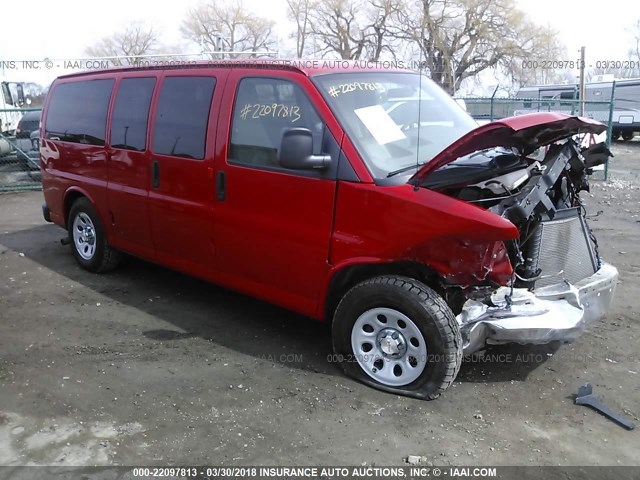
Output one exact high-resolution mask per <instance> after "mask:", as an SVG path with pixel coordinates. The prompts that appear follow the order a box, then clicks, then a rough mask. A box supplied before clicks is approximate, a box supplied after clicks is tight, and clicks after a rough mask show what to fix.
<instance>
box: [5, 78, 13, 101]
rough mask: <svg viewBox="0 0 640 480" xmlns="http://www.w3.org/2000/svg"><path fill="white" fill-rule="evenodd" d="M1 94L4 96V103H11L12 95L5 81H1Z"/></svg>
mask: <svg viewBox="0 0 640 480" xmlns="http://www.w3.org/2000/svg"><path fill="white" fill-rule="evenodd" d="M2 96H3V97H4V103H6V104H7V105H13V97H12V95H11V90H10V89H9V84H8V83H7V82H2Z"/></svg>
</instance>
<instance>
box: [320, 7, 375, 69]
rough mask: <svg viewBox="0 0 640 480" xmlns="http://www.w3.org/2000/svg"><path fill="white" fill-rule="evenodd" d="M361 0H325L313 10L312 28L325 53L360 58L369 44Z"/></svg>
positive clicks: (346, 57) (350, 58) (354, 58)
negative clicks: (363, 22)
mask: <svg viewBox="0 0 640 480" xmlns="http://www.w3.org/2000/svg"><path fill="white" fill-rule="evenodd" d="M363 5H364V4H363V2H361V1H360V0H324V1H322V2H320V3H318V5H317V6H316V8H314V9H313V10H312V13H311V25H312V26H311V30H312V32H313V36H314V38H315V39H316V40H318V42H319V43H320V45H321V48H322V50H323V53H324V54H327V53H336V54H338V55H339V56H340V58H342V59H345V60H358V59H359V58H360V57H361V56H362V54H363V52H364V47H365V44H366V42H365V34H364V32H363V24H362V16H361V15H359V12H362V9H363Z"/></svg>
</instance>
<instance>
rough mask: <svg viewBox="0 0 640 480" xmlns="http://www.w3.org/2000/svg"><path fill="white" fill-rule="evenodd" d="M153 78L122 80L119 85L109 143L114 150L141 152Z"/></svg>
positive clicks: (144, 147) (145, 146)
mask: <svg viewBox="0 0 640 480" xmlns="http://www.w3.org/2000/svg"><path fill="white" fill-rule="evenodd" d="M155 84H156V79H155V78H125V79H123V80H122V81H121V82H120V85H119V87H118V93H117V94H116V103H115V106H114V108H113V114H112V116H111V136H110V139H109V143H110V144H111V146H112V147H114V148H122V149H125V150H136V151H138V152H143V151H144V150H145V149H146V148H147V123H148V121H149V106H150V105H151V97H152V96H153V87H154V86H155Z"/></svg>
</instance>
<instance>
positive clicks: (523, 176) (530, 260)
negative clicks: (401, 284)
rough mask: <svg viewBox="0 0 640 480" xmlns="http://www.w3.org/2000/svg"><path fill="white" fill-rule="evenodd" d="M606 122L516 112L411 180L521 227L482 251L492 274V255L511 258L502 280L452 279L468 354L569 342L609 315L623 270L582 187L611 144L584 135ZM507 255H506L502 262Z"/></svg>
mask: <svg viewBox="0 0 640 480" xmlns="http://www.w3.org/2000/svg"><path fill="white" fill-rule="evenodd" d="M605 129H606V127H605V126H604V125H602V124H600V123H598V122H594V121H591V120H589V119H584V118H579V117H569V116H567V115H562V114H555V113H541V114H530V115H523V116H520V117H512V118H508V119H505V120H502V121H499V122H493V123H490V124H487V125H483V126H481V127H479V128H477V129H475V130H473V131H471V132H469V133H468V134H467V135H465V136H463V137H462V138H460V139H459V140H458V141H456V142H455V143H454V144H453V145H451V146H450V147H449V148H447V149H446V150H444V151H443V152H442V153H441V154H439V155H437V156H436V157H435V158H433V160H432V161H430V162H429V163H427V164H425V165H424V166H423V167H422V168H421V169H420V170H419V171H418V172H417V173H416V174H415V175H414V176H413V177H412V178H411V179H410V180H409V183H411V184H413V185H414V186H415V187H416V188H428V189H430V190H433V191H436V192H439V193H442V194H445V195H447V196H450V197H452V198H455V199H459V200H463V201H465V202H467V203H471V204H473V205H476V206H478V207H481V208H482V209H485V210H487V211H490V212H493V213H495V214H496V215H499V216H500V217H502V218H504V219H506V220H508V221H509V222H511V223H512V224H513V225H515V226H516V227H517V229H518V232H519V236H518V238H516V239H512V240H506V241H504V242H500V243H499V245H500V246H501V248H500V249H498V250H496V249H495V248H493V249H492V250H491V251H490V252H485V253H486V254H487V255H488V256H489V259H487V256H486V255H485V256H484V257H483V258H484V264H483V265H484V267H485V272H484V275H485V276H486V278H491V277H493V278H494V279H495V278H497V277H499V275H496V272H493V271H492V269H493V264H494V263H495V264H497V265H504V264H505V263H506V264H507V265H509V264H510V266H511V268H510V269H507V270H509V271H505V272H498V273H500V274H501V275H502V277H503V282H499V283H501V285H499V284H497V283H496V282H495V281H493V282H486V281H481V280H483V279H477V280H478V281H476V282H473V281H466V282H465V281H457V282H456V281H451V282H449V285H448V286H445V289H446V290H447V294H446V297H447V298H448V303H449V304H450V305H451V306H452V308H453V310H454V313H456V315H457V316H456V318H457V321H458V324H459V327H460V331H461V334H462V340H463V350H464V352H465V353H471V352H474V351H477V350H479V349H481V348H483V347H484V346H485V345H487V344H503V343H520V344H543V343H548V342H551V341H571V340H574V339H575V338H576V337H577V336H578V335H579V334H580V333H581V332H583V331H584V329H585V328H586V326H587V325H589V324H590V323H592V322H594V321H596V320H598V319H601V318H603V317H604V316H605V314H606V312H607V310H608V309H609V306H610V304H611V301H612V299H613V295H614V290H615V287H616V283H617V278H618V272H617V270H616V268H615V267H613V266H611V265H609V264H607V263H606V262H604V261H603V260H602V258H601V257H600V254H599V249H598V242H597V239H596V237H595V235H594V234H593V232H592V230H591V229H590V227H589V224H588V220H587V215H586V210H585V207H584V205H583V202H582V200H581V199H580V195H579V194H580V192H581V191H588V190H589V183H588V176H589V175H590V174H591V173H592V169H593V168H594V167H596V166H598V165H600V164H602V163H603V162H605V161H606V160H607V159H608V157H609V156H610V155H611V153H610V151H609V150H608V148H607V147H606V145H605V144H604V143H596V144H593V145H591V146H590V147H582V146H581V144H580V143H579V138H577V137H576V135H578V134H580V135H596V134H600V133H602V132H603V131H604V130H605ZM502 245H503V247H502ZM500 255H502V256H505V260H506V257H508V262H496V260H497V259H498V257H499V256H500ZM454 259H455V255H454ZM464 271H465V268H464V267H462V268H461V269H460V271H459V272H458V276H460V274H462V273H464ZM452 280H455V279H452ZM456 304H457V308H456Z"/></svg>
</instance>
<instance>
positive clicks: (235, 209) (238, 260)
mask: <svg viewBox="0 0 640 480" xmlns="http://www.w3.org/2000/svg"><path fill="white" fill-rule="evenodd" d="M261 76H264V77H269V76H270V75H269V74H262V73H261ZM249 77H257V75H256V72H255V71H253V72H251V71H245V72H243V71H241V70H237V71H234V72H232V74H231V75H230V77H229V80H228V82H227V88H226V90H225V103H224V106H223V113H222V118H228V119H230V120H229V121H228V123H225V124H224V126H225V128H222V126H223V124H222V122H221V124H220V127H219V129H218V145H227V143H228V144H229V145H228V146H227V148H219V149H218V151H217V155H216V176H217V182H216V184H217V185H216V188H217V190H218V191H217V195H216V206H215V211H214V224H215V246H216V264H217V265H218V268H219V270H220V274H221V275H222V276H223V277H224V278H225V282H226V283H227V284H229V285H231V286H234V287H235V288H239V289H241V290H244V291H246V292H247V293H250V294H252V295H255V296H258V297H261V298H264V299H267V300H269V301H271V302H274V303H278V304H280V305H283V306H286V307H288V308H290V309H293V310H296V311H299V312H301V313H304V314H307V315H314V314H315V313H316V307H317V303H318V295H319V292H320V289H321V286H322V283H323V280H324V278H325V276H326V273H327V271H328V269H329V266H328V258H329V243H330V238H331V228H332V222H333V205H334V198H335V190H336V181H335V177H333V178H331V176H330V175H328V174H326V175H325V177H323V178H319V177H316V176H314V173H313V172H308V171H307V172H296V171H287V170H285V169H283V168H280V167H279V165H278V163H277V154H276V150H277V148H278V146H279V141H280V138H281V132H282V131H283V130H284V129H286V128H287V127H289V126H291V127H298V126H300V127H308V128H310V129H312V130H314V145H315V142H316V140H317V141H318V142H319V143H320V144H321V143H322V134H321V133H319V134H318V135H315V133H317V132H316V130H315V129H316V128H320V129H322V125H323V122H322V118H321V117H319V116H318V113H317V112H316V108H315V107H314V106H313V105H312V104H311V102H310V101H309V100H308V98H309V93H308V92H307V91H306V88H312V87H309V86H308V85H306V86H305V85H304V82H308V79H306V78H305V77H302V76H300V75H295V74H288V73H285V72H278V73H277V76H276V75H274V74H273V73H272V74H271V77H273V79H274V80H275V81H274V82H271V83H272V85H268V83H269V82H266V84H261V82H257V83H256V81H255V78H254V79H252V82H253V83H252V82H245V84H244V85H247V83H252V86H251V88H249V87H248V86H247V87H246V88H245V86H244V85H243V84H242V83H241V82H242V80H243V79H246V78H249ZM283 80H287V82H283ZM294 87H295V88H294ZM238 88H240V89H241V90H238V94H237V98H236V90H237V89H238ZM247 89H248V90H250V91H247ZM236 100H237V101H236ZM236 103H237V105H236V107H235V108H236V110H237V111H236V113H235V114H236V115H237V117H236V118H235V119H234V118H232V115H233V109H234V104H236ZM321 131H322V130H321ZM321 131H320V132H321ZM232 132H233V135H232ZM316 137H318V138H316ZM239 152H242V153H239ZM229 156H234V157H236V158H231V159H228V158H227V157H229ZM240 157H242V158H243V159H244V160H242V159H241V158H240ZM239 160H242V161H239ZM243 161H244V162H245V163H246V164H243V163H242V162H243ZM221 177H223V180H221ZM221 188H223V191H222V192H221Z"/></svg>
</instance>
